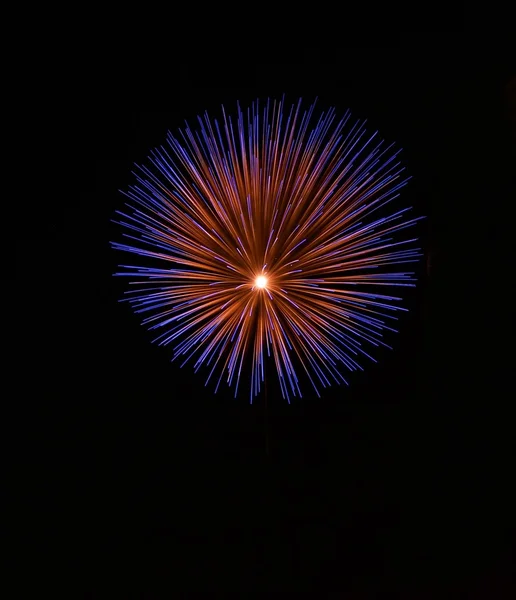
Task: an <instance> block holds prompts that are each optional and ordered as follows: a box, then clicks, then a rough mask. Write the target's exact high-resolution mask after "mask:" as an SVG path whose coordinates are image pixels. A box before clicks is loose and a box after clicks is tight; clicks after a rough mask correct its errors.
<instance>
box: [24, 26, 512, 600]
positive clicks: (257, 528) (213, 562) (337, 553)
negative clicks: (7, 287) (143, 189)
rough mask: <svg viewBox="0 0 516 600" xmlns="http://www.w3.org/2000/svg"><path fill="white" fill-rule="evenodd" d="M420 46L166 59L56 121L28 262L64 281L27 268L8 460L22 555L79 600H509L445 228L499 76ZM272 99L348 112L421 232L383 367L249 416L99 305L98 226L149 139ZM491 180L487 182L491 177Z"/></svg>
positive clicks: (103, 286) (111, 235) (499, 471)
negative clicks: (13, 449) (386, 152)
mask: <svg viewBox="0 0 516 600" xmlns="http://www.w3.org/2000/svg"><path fill="white" fill-rule="evenodd" d="M436 35H437V34H418V35H405V36H400V37H399V39H398V41H397V42H396V43H392V44H391V45H387V46H379V47H378V48H375V47H368V48H358V47H357V48H340V49H339V50H338V51H335V52H332V53H330V54H325V53H323V52H320V51H319V52H318V51H317V50H311V51H306V52H305V53H304V54H300V55H298V56H296V57H295V58H290V59H289V58H281V57H277V56H276V57H274V58H269V59H267V58H262V59H256V60H254V61H250V62H249V64H247V65H246V68H245V69H241V68H238V67H235V68H227V69H222V70H221V69H220V68H216V67H215V66H213V65H210V64H204V63H201V62H198V63H196V62H195V61H193V62H191V63H185V62H182V61H179V62H178V64H177V65H175V67H174V73H173V77H172V76H170V77H165V75H164V77H165V79H167V81H166V82H165V81H161V82H157V83H156V86H153V85H149V86H148V92H147V99H146V102H145V103H144V104H142V106H143V107H144V108H143V109H142V110H138V108H139V106H137V107H136V110H135V109H134V106H133V105H131V104H130V102H129V100H130V96H131V93H130V92H131V80H127V81H126V82H125V83H126V89H127V99H126V100H127V101H122V100H121V101H118V102H116V103H111V102H107V101H105V102H104V101H103V94H102V91H101V86H100V85H98V86H96V87H95V86H93V88H91V87H90V93H91V89H93V90H94V94H93V95H94V96H95V97H96V102H94V103H93V104H89V109H82V108H81V109H79V108H77V109H70V113H69V124H70V130H71V134H70V138H71V139H73V140H74V142H73V143H72V144H71V145H70V144H68V143H65V144H62V145H59V146H58V147H57V148H56V149H54V150H52V151H53V152H54V153H55V158H58V157H59V156H61V155H63V154H66V153H68V152H69V153H70V154H71V157H72V161H71V162H72V167H71V170H70V173H69V174H68V175H69V176H70V178H71V179H72V180H73V181H74V182H75V183H74V185H73V186H70V187H69V188H68V191H67V199H66V200H65V201H63V202H62V203H61V202H57V201H56V202H55V203H50V205H49V206H47V207H46V208H45V210H42V209H41V213H40V214H39V216H40V217H41V219H42V222H43V219H44V221H45V223H47V226H46V228H45V230H44V231H42V228H41V227H37V226H35V227H34V230H33V231H32V234H31V235H32V239H33V241H35V245H36V246H37V244H38V241H39V240H41V239H42V238H45V240H46V241H47V242H50V244H49V245H48V247H49V248H50V250H49V252H50V254H49V256H48V257H46V259H47V258H48V260H46V264H50V265H56V264H58V263H59V265H60V271H59V272H63V271H67V273H68V278H69V281H68V282H67V293H66V294H65V295H61V296H60V300H59V302H58V303H56V301H55V300H54V299H53V300H50V299H49V297H52V293H53V291H52V290H53V285H54V284H53V283H52V278H50V280H49V276H50V275H51V274H50V273H48V272H47V273H45V274H43V273H41V274H40V275H38V277H39V278H40V280H39V289H43V290H45V291H46V293H45V298H44V299H43V300H42V302H41V305H40V306H41V307H45V308H46V309H48V312H47V313H46V314H47V317H46V319H45V323H44V326H43V330H44V334H43V332H42V334H41V336H39V337H38V336H35V338H36V340H39V342H37V343H36V346H37V349H35V350H34V351H32V352H31V358H30V360H27V362H26V363H25V364H26V365H31V366H30V367H27V369H28V371H29V375H28V376H27V378H28V379H29V382H28V383H29V388H30V389H31V390H32V394H29V396H28V398H29V399H28V401H27V404H26V411H27V414H26V419H27V432H28V435H27V436H26V438H27V443H26V444H25V445H21V446H22V451H21V454H22V455H23V458H28V464H29V465H30V469H29V470H28V471H27V473H29V475H28V476H27V478H26V480H27V481H28V482H29V494H28V495H27V496H26V497H25V499H24V500H23V503H24V507H25V510H26V514H27V521H26V522H27V523H29V525H27V527H26V528H25V529H24V532H26V535H27V547H33V548H35V549H36V550H37V551H42V552H43V554H47V553H49V552H50V553H52V551H53V550H54V549H58V550H59V552H58V555H59V556H65V557H66V559H65V560H64V561H63V562H62V563H61V564H63V565H65V564H66V565H67V566H66V569H67V570H69V569H72V571H73V572H77V573H78V575H77V579H76V585H77V589H80V590H82V591H84V590H86V592H87V594H90V595H88V596H87V597H92V598H93V597H101V590H102V589H105V588H104V587H103V586H104V583H105V581H106V580H107V581H109V582H110V583H113V584H115V586H123V587H124V589H125V587H126V586H127V585H128V586H129V587H130V588H131V589H133V591H136V590H146V592H147V593H148V596H144V595H141V596H137V597H153V596H151V595H150V590H151V589H154V588H155V587H156V586H160V585H161V584H162V583H161V582H166V584H167V587H168V589H170V596H168V597H183V595H182V594H183V593H185V592H183V591H180V590H186V591H188V592H190V593H192V594H193V593H194V592H195V591H196V590H197V589H202V590H204V591H207V592H208V597H211V596H213V595H216V594H217V595H218V591H219V590H223V591H224V593H229V591H231V590H236V591H237V593H238V594H239V596H240V597H248V596H251V595H252V593H254V591H256V590H258V589H262V588H263V589H268V590H269V591H270V590H272V591H274V590H277V594H278V597H280V596H282V595H284V594H285V593H287V591H289V590H300V591H303V590H304V591H306V590H312V589H313V590H314V592H313V595H314V597H320V598H323V597H351V598H369V597H371V598H373V597H374V598H377V597H381V594H382V593H384V592H385V591H386V590H397V594H398V595H397V597H400V598H418V599H419V598H427V597H428V598H430V597H432V598H433V597H443V596H442V594H443V593H444V591H445V592H446V593H450V594H451V596H453V597H471V598H473V597H480V598H505V597H509V595H508V594H509V590H510V587H511V585H512V584H511V565H510V558H511V555H510V553H509V546H508V542H509V539H510V528H509V525H510V521H508V520H507V519H506V514H507V513H506V512H505V511H504V510H503V508H504V507H505V506H506V502H507V497H506V494H505V490H506V489H508V484H507V481H508V480H509V474H508V471H507V469H508V464H509V462H510V461H509V460H508V457H509V454H510V436H509V428H508V426H507V415H508V412H509V409H508V405H509V395H508V394H507V393H506V392H505V391H499V389H498V388H497V385H498V383H497V381H495V382H494V383H491V384H490V385H489V386H488V387H483V379H482V375H481V373H479V372H478V371H477V372H475V369H476V368H477V367H473V366H472V363H468V361H469V358H468V357H469V355H470V353H471V351H472V350H473V354H474V353H475V352H474V347H475V344H476V343H477V344H478V339H475V338H477V336H480V333H477V334H475V333H474V332H473V333H471V323H472V321H474V319H475V318H476V316H475V315H474V314H473V312H472V310H471V309H470V307H469V305H468V304H467V303H464V297H463V295H461V292H459V291H458V289H459V288H460V287H462V283H463V281H464V279H465V278H466V277H468V275H467V274H469V273H470V272H471V264H470V261H471V257H470V259H469V260H464V259H465V255H467V252H465V250H464V247H465V244H467V242H466V241H465V232H464V231H463V230H461V229H457V223H458V222H460V219H459V220H457V216H458V215H461V213H462V212H463V211H464V209H465V206H466V204H467V203H468V202H471V203H472V204H473V202H479V203H480V202H481V201H482V198H481V196H482V195H483V191H479V189H478V185H477V183H476V182H475V177H476V173H477V169H480V168H482V167H486V166H487V167H488V168H491V169H493V170H494V171H495V172H500V173H501V172H502V171H503V167H504V163H503V159H500V158H499V157H502V156H504V155H503V148H504V146H503V144H504V143H507V142H508V140H509V125H510V110H509V108H508V107H509V104H510V92H509V87H508V81H509V79H508V76H507V74H506V71H505V70H504V68H503V64H501V63H500V64H499V67H497V68H493V66H492V65H493V61H494V62H496V60H495V59H493V61H491V62H489V61H487V63H485V64H483V65H479V64H477V63H476V62H475V60H473V59H472V58H470V57H469V55H468V53H467V52H465V51H464V49H463V48H462V47H461V44H460V43H459V41H455V39H454V38H455V36H454V35H447V36H445V35H444V34H440V35H441V38H440V39H439V48H440V52H437V51H436V50H435V47H436V44H437V42H436ZM443 44H444V45H445V47H444V50H443ZM283 94H286V99H287V101H288V102H295V101H296V100H297V98H299V97H302V98H304V99H305V101H306V102H307V103H309V102H312V101H313V100H314V99H315V98H316V97H317V98H318V104H319V106H321V107H328V106H334V107H336V109H337V112H338V113H343V112H344V111H345V110H346V109H347V108H350V109H351V110H352V112H353V115H354V116H356V117H357V118H366V119H368V121H369V123H370V125H371V127H372V128H374V129H379V130H380V132H381V134H382V135H383V137H384V138H386V139H387V140H389V141H395V142H396V143H397V144H398V145H399V146H401V147H402V148H403V149H404V152H403V160H404V163H405V164H406V166H407V168H408V170H409V173H410V174H411V175H412V176H413V180H412V181H411V183H410V184H409V186H408V188H406V190H405V191H404V194H403V200H402V202H403V204H404V205H411V206H414V210H415V212H417V213H418V214H423V215H426V216H427V217H428V218H427V219H426V220H425V221H424V222H423V223H422V224H421V226H420V227H419V229H418V234H419V237H420V239H421V243H422V245H423V248H424V252H425V258H424V260H422V262H421V264H420V266H419V267H418V277H419V283H418V286H417V288H416V290H415V291H413V292H411V293H409V294H407V300H406V303H405V305H406V306H408V308H409V309H410V312H409V313H408V314H407V316H404V317H403V318H402V319H401V321H400V333H399V334H398V335H393V336H392V338H391V339H390V341H391V342H392V344H393V346H394V350H392V351H385V352H380V354H379V355H377V358H378V359H379V362H378V364H376V365H375V364H372V363H371V364H369V365H366V367H367V368H366V369H365V370H364V372H363V373H359V374H352V375H350V376H349V381H350V386H349V387H332V388H330V389H328V390H325V391H324V393H323V394H322V398H320V399H319V398H317V397H316V396H315V394H313V393H312V392H311V391H310V390H309V389H308V388H307V389H306V390H305V391H306V394H305V396H304V397H303V398H302V399H301V400H297V399H294V400H293V402H292V404H290V405H288V404H287V403H286V402H285V401H283V400H282V399H281V397H280V396H279V395H278V394H277V390H276V388H275V384H274V382H272V381H271V384H270V385H269V390H268V407H267V411H265V410H264V404H263V397H259V398H258V399H257V400H256V401H255V403H254V404H253V405H249V403H248V400H247V397H246V396H244V397H241V398H238V399H236V400H235V399H234V398H233V395H232V393H231V391H229V390H226V389H224V388H222V389H221V391H220V392H219V393H218V394H217V395H214V394H213V389H212V388H211V387H207V388H206V387H204V379H205V375H206V373H204V372H203V371H201V372H200V373H197V374H195V373H194V372H193V369H192V368H191V367H190V366H189V365H186V366H185V367H183V369H179V367H178V365H176V364H175V363H170V358H171V352H170V351H169V350H167V349H166V348H165V349H164V348H159V347H157V346H154V345H152V344H151V343H150V340H151V334H150V333H148V332H147V331H146V330H145V329H144V327H142V326H141V325H140V324H139V321H138V318H137V317H136V316H134V315H133V314H132V313H131V310H130V308H129V306H127V305H125V304H120V303H118V299H119V298H120V297H121V295H122V293H123V290H124V289H125V288H124V283H125V282H122V281H120V280H118V279H116V278H113V277H112V274H113V272H114V271H115V270H116V266H117V264H118V263H119V262H123V261H124V259H125V258H126V257H124V256H119V255H117V253H115V252H114V251H112V250H111V249H110V247H109V241H110V240H113V239H117V238H118V236H119V230H118V229H117V227H116V226H115V225H113V224H112V223H111V222H110V220H111V219H112V218H113V212H114V210H115V209H117V208H120V207H121V206H122V205H123V202H124V199H123V196H122V195H121V194H120V193H119V191H118V190H119V189H126V188H127V186H128V185H129V184H131V183H132V182H133V179H132V176H131V170H132V168H133V164H134V163H142V162H143V161H145V158H146V156H147V155H148V153H149V150H150V149H152V148H154V147H156V146H157V145H160V144H161V143H163V141H164V138H165V135H166V132H167V130H169V129H170V130H171V131H172V132H174V131H175V130H177V128H179V127H182V125H183V123H184V120H185V119H186V120H187V121H188V122H189V123H193V121H194V119H195V118H196V116H197V115H198V114H200V113H202V112H203V111H204V110H207V111H208V112H209V114H210V115H211V116H218V115H219V110H220V105H221V104H224V106H225V108H226V110H228V112H232V111H233V109H234V107H235V106H236V102H237V101H240V103H241V104H242V105H243V106H246V105H247V104H248V103H250V102H251V101H253V100H254V99H255V98H257V97H259V98H261V99H266V98H267V97H270V98H278V97H280V96H282V95H283ZM512 98H513V100H512V101H514V96H512ZM471 102H474V107H475V108H473V107H472V105H471ZM504 103H505V104H504ZM482 105H483V106H484V109H485V108H487V110H484V112H481V113H476V110H477V108H478V107H480V106H482ZM473 113H475V114H473ZM485 113H487V115H488V116H487V118H486V116H485ZM479 114H481V115H483V117H482V118H479ZM472 119H476V122H475V123H473V121H472ZM473 130H474V132H473ZM66 139H68V138H66ZM473 139H475V144H474V146H471V143H472V140H473ZM479 140H483V141H480V143H479ZM500 141H501V142H502V146H500V145H498V146H497V144H498V143H499V142H500ZM487 145H489V146H490V147H491V148H493V151H492V152H487V153H486V152H485V148H486V146H487ZM482 147H483V148H484V151H482V150H481V149H482ZM475 149H476V150H479V151H480V154H477V152H476V150H475ZM51 158H52V157H51ZM505 160H506V161H507V160H508V159H505ZM506 164H509V163H508V162H507V163H506ZM493 185H494V188H493ZM493 185H491V186H490V187H489V189H490V192H491V193H493V190H494V191H495V192H496V191H498V192H503V191H504V190H505V189H506V188H505V187H504V185H505V184H504V180H503V179H499V180H498V183H497V184H496V183H495V184H493ZM497 185H498V188H497V187H496V186H497ZM471 211H473V212H474V209H473V207H471ZM471 211H470V212H471ZM36 215H38V213H37V212H36ZM49 217H50V218H49ZM36 221H37V219H36ZM462 223H463V225H462V227H463V228H464V230H465V229H467V217H464V219H463V220H462ZM451 248H453V250H454V251H455V254H454V256H453V258H452V254H451V253H452V250H451ZM33 249H34V246H33V248H32V250H31V253H33ZM26 252H27V249H26V247H24V248H20V249H19V252H18V257H17V258H18V263H17V268H18V274H19V275H18V276H19V277H20V278H22V277H23V272H24V271H23V265H24V264H26V263H25V258H26V256H25V254H24V253H26ZM457 257H459V258H457ZM33 260H34V259H33ZM479 260H480V259H479ZM462 267H463V268H462ZM479 268H480V267H479ZM52 273H54V271H52ZM58 278H59V276H58ZM480 289H483V286H480V284H479V283H478V282H477V281H476V280H475V281H473V282H472V283H471V284H470V290H469V291H470V293H476V292H478V291H479V290H480ZM495 318H496V317H495ZM477 331H478V330H477ZM43 335H45V336H46V337H43ZM56 337H59V342H57V341H56V340H55V339H54V338H56ZM43 339H46V340H47V344H44V343H42V342H41V340H43ZM48 340H51V342H50V345H49V344H48ZM55 346H59V355H60V357H59V358H57V353H56V354H55V355H54V353H53V352H52V348H54V347H55ZM477 347H478V346H477ZM485 349H486V347H485V346H484V349H483V350H482V352H485ZM54 356H55V358H53V357H54ZM485 360H486V361H487V362H489V361H490V360H491V358H490V357H486V359H485ZM480 362H481V363H482V362H484V361H483V359H481V361H480ZM43 363H44V364H45V368H42V367H41V365H42V364H43ZM486 365H487V363H486V362H484V368H487V367H486ZM36 390H37V391H36ZM266 438H267V439H268V452H266ZM24 439H25V438H24ZM23 464H26V463H25V461H24V462H23ZM24 535H25V533H24ZM28 540H30V542H29V541H28ZM56 556H57V554H56ZM70 559H71V560H70ZM70 565H71V566H70ZM158 582H159V583H158ZM174 591H175V592H176V595H175V596H174V594H173V592H174ZM271 593H272V592H271ZM464 593H467V594H468V595H467V596H461V595H460V594H464ZM332 594H333V595H332ZM455 594H458V595H455ZM506 594H507V596H506ZM115 597H118V596H116V595H115ZM123 597H125V596H123Z"/></svg>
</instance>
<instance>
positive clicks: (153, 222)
mask: <svg viewBox="0 0 516 600" xmlns="http://www.w3.org/2000/svg"><path fill="white" fill-rule="evenodd" d="M314 108H315V106H314V105H312V106H309V107H308V108H307V109H306V110H303V109H302V103H301V101H299V102H298V103H297V105H293V106H291V107H290V108H289V109H288V110H285V107H284V104H283V102H282V101H280V102H277V101H267V102H266V103H265V104H264V106H263V108H262V107H260V106H259V103H258V101H257V102H255V103H253V104H252V106H251V107H250V108H249V109H248V110H247V111H245V112H244V111H242V110H241V109H240V107H239V108H238V111H237V117H236V119H235V120H233V119H232V118H231V117H229V116H227V115H226V113H225V112H224V110H222V119H221V121H220V122H218V121H217V120H213V121H212V120H210V119H209V118H208V116H207V115H204V117H203V118H201V117H199V128H198V129H197V130H192V129H191V128H190V127H189V126H188V125H187V126H186V128H185V129H184V130H182V131H180V132H179V135H178V136H177V137H174V136H172V135H171V134H170V133H169V134H168V137H167V143H166V145H165V146H162V147H160V148H157V149H156V150H154V151H153V152H152V154H151V156H150V158H149V164H148V165H147V166H141V167H138V170H139V172H138V173H137V174H136V182H135V184H134V185H133V186H132V187H130V188H129V190H128V191H126V192H123V193H124V194H125V196H126V197H127V198H128V202H127V203H126V206H127V210H126V211H125V212H121V211H117V214H118V215H120V217H121V218H120V219H119V220H117V221H116V222H117V223H119V224H120V225H121V226H122V227H123V229H124V231H125V235H124V237H125V239H126V240H127V241H126V242H125V243H121V242H113V243H112V246H113V247H114V248H115V249H117V250H121V251H124V252H129V253H133V254H135V255H138V256H139V257H141V258H143V265H142V264H140V265H120V269H121V271H120V272H119V273H116V275H120V276H122V275H123V276H127V277H130V278H133V281H132V283H133V284H134V286H135V287H134V288H133V289H132V290H131V291H129V292H127V297H126V298H124V299H125V300H128V301H129V302H130V303H131V304H132V305H133V307H134V309H135V312H137V313H140V314H142V315H144V321H143V322H144V323H145V324H147V325H148V326H149V328H150V329H153V330H155V331H156V332H158V333H159V335H158V337H157V338H156V340H155V341H158V342H159V344H161V345H168V344H172V345H173V346H174V347H175V355H174V358H181V359H182V364H185V363H186V362H187V361H189V360H192V361H194V366H195V369H196V370H198V369H199V368H200V367H201V366H206V367H207V369H208V371H209V373H208V377H207V381H206V383H208V382H209V381H210V379H211V378H212V377H213V378H214V379H215V380H217V383H216V388H215V389H218V387H219V385H220V383H221V381H222V379H223V378H224V379H226V380H227V383H228V384H229V385H230V386H234V387H235V396H236V395H237V391H238V385H239V382H240V381H241V380H243V379H244V373H245V372H246V371H247V372H248V373H249V374H250V390H249V391H250V397H251V401H252V399H253V397H254V396H256V395H257V394H258V392H259V390H260V385H261V382H263V381H264V376H265V375H264V364H265V359H266V356H271V357H272V359H273V361H274V364H275V369H276V371H277V374H278V377H279V383H280V387H281V391H282V394H283V397H284V398H286V399H287V400H289V401H290V398H291V396H296V395H301V389H300V387H301V386H300V382H299V378H298V376H299V374H300V372H301V371H304V372H305V373H306V375H307V376H308V378H309V380H310V381H311V383H312V385H313V387H314V388H315V391H316V392H317V394H318V395H319V388H320V387H326V386H328V385H330V383H331V382H332V381H335V382H337V383H341V382H343V383H346V381H345V379H344V376H343V374H342V371H344V370H345V369H347V370H350V371H353V370H356V369H361V366H360V365H359V361H360V359H361V358H363V357H367V358H370V359H371V358H372V357H371V356H370V355H369V353H368V351H367V349H368V346H378V345H380V344H381V345H384V346H386V345H387V344H385V342H384V341H383V340H382V333H383V331H384V330H393V329H392V326H391V325H392V321H393V320H395V319H396V316H395V314H396V312H397V311H400V310H405V309H403V308H401V307H400V306H399V303H398V301H399V300H400V298H399V297H397V296H392V295H386V292H387V290H388V289H389V288H391V289H392V288H393V287H394V286H413V285H414V283H413V282H414V278H413V275H414V273H411V272H405V271H402V270H400V267H399V266H398V265H402V264H407V263H411V262H415V261H417V260H418V258H419V256H420V253H419V249H417V248H413V247H412V246H411V244H412V243H413V242H414V241H415V238H412V239H404V238H403V237H401V238H399V237H398V236H397V235H396V234H397V233H398V232H400V231H401V230H405V229H406V228H407V227H409V226H412V225H414V224H415V223H416V221H418V220H419V218H422V217H418V218H408V217H407V216H406V213H407V211H408V210H409V209H408V208H405V209H403V208H401V209H397V210H394V211H393V209H390V210H386V209H385V207H386V205H390V204H391V203H392V201H393V200H395V199H396V198H397V197H398V196H399V191H400V189H401V188H402V187H403V186H404V185H406V183H407V181H408V177H404V176H403V171H404V168H403V167H402V166H401V165H400V162H399V161H398V155H399V151H396V152H395V151H394V150H393V149H392V148H393V146H392V145H388V146H385V145H384V143H383V141H381V140H378V139H377V133H371V132H369V133H368V132H367V129H366V126H365V123H364V122H352V121H351V117H350V113H349V111H348V112H347V113H346V114H344V116H343V118H342V119H340V120H339V119H337V117H336V113H335V110H334V109H331V110H329V111H328V112H327V113H324V114H322V115H321V116H320V117H319V118H314ZM402 268H403V267H402ZM387 323H388V324H389V325H387ZM373 360H374V359H373Z"/></svg>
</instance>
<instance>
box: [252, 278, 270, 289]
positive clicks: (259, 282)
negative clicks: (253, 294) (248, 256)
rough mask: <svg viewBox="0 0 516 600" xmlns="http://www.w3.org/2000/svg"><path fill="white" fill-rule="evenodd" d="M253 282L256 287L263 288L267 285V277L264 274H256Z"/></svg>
mask: <svg viewBox="0 0 516 600" xmlns="http://www.w3.org/2000/svg"><path fill="white" fill-rule="evenodd" d="M254 283H255V285H256V287H258V288H261V289H263V288H264V287H265V286H266V285H267V277H265V276H264V275H258V277H257V278H256V281H255V282H254Z"/></svg>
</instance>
